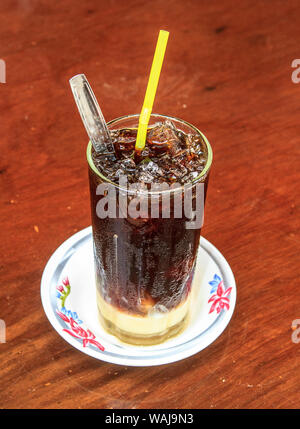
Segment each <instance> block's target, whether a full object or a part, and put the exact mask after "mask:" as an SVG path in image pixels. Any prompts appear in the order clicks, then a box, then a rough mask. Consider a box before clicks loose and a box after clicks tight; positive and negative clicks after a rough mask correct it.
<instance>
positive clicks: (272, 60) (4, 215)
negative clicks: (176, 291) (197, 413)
mask: <svg viewBox="0 0 300 429" xmlns="http://www.w3.org/2000/svg"><path fill="white" fill-rule="evenodd" d="M159 29H166V30H168V31H169V32H170V38H169V43H168V48H167V53H166V57H165V62H164V67H163V71H162V75H161V79H160V83H159V87H158V93H157V97H156V101H155V106H154V111H155V112H158V113H163V114H169V115H174V116H177V117H180V118H183V119H185V120H187V121H188V122H191V123H193V124H195V125H196V126H198V127H199V128H200V129H201V130H202V131H203V132H204V133H205V134H206V135H207V137H208V139H209V140H210V141H211V143H212V147H213V151H214V162H213V168H212V173H211V178H210V184H209V190H208V196H207V204H206V213H205V225H204V228H203V236H205V237H206V238H207V239H208V240H209V241H211V242H212V243H213V244H214V245H215V246H216V247H217V248H218V249H219V250H220V251H221V252H222V253H223V254H224V256H225V257H226V258H227V260H228V262H229V263H230V265H231V267H232V270H233V272H234V275H235V277H236V282H237V306H236V309H235V312H234V315H233V318H232V320H231V322H230V324H229V326H228V327H227V329H226V330H225V331H224V333H223V334H222V335H221V336H220V337H219V338H218V339H217V340H216V341H215V342H214V343H213V344H212V345H210V346H209V347H208V348H206V349H205V350H203V351H201V352H200V353H198V354H196V355H194V356H192V357H190V358H188V359H185V360H183V361H181V362H177V363H173V364H170V365H163V366H158V367H151V368H132V367H122V366H117V365H112V364H108V363H104V362H101V361H98V360H96V359H93V358H90V357H88V356H86V355H85V354H83V353H81V352H79V351H77V350H75V349H73V348H72V347H71V346H70V345H69V344H68V343H66V342H65V341H64V340H63V339H62V338H61V337H60V336H59V335H58V334H57V333H56V332H55V331H54V330H53V329H52V327H51V325H50V323H49V322H48V320H47V318H46V316H45V314H44V312H43V309H42V306H41V300H40V290H39V289H40V280H41V275H42V272H43V269H44V266H45V264H46V262H47V260H48V258H49V257H50V255H51V254H52V253H53V252H54V250H55V249H56V248H57V247H58V246H59V245H60V244H61V243H62V242H63V241H64V240H66V239H67V238H68V237H69V236H70V235H72V234H73V233H74V232H76V231H79V230H81V229H82V228H85V227H86V226H88V225H89V224H90V206H89V204H90V202H89V190H88V177H87V166H86V159H85V148H86V142H87V136H86V133H85V130H84V128H83V126H82V123H81V121H80V118H79V115H78V113H77V111H76V107H75V104H74V101H73V98H72V94H71V91H70V88H69V84H68V79H69V78H70V77H71V76H73V75H75V74H77V73H85V74H86V76H87V77H88V79H89V81H90V82H91V84H92V86H93V88H94V91H95V93H96V96H97V97H98V99H99V101H100V104H101V106H102V109H103V113H104V115H105V117H106V119H107V120H110V119H113V118H115V117H118V116H121V115H124V114H129V113H138V112H139V110H140V108H141V105H142V102H143V96H144V92H145V88H146V83H147V79H148V73H149V69H150V65H151V61H152V56H153V51H154V46H155V43H156V38H157V34H158V31H159ZM299 41H300V1H296V0H288V1H284V0H282V1H280V0H272V1H271V0H269V1H267V0H256V1H251V0H241V1H239V2H236V1H234V0H225V1H223V0H222V1H221V0H201V1H200V0H198V1H197V0H170V1H164V0H152V1H151V5H150V3H149V2H146V1H143V0H127V1H122V0H106V1H104V0H101V1H96V0H86V1H79V0H78V1H77V0H75V1H74V0H73V1H71V0H64V1H58V0H1V7H0V58H2V59H3V60H4V61H5V62H6V83H5V84H2V83H1V84H0V126H1V128H0V222H1V223H0V225H1V239H0V258H1V259H0V318H1V319H3V320H4V321H5V323H6V328H7V330H6V335H7V338H6V343H1V344H0V407H1V408H109V409H111V408H126V409H127V408H128V409H133V408H179V409H184V408H194V409H196V408H212V409H213V408H299V406H300V393H299V382H300V377H299V357H300V343H294V342H293V341H292V338H291V335H292V329H291V325H292V321H293V320H295V319H297V318H300V306H299V301H300V300H299V275H300V272H299V264H300V256H299V255H300V252H299V250H300V249H299V148H300V84H298V85H297V84H295V83H293V82H292V80H291V74H292V71H293V69H292V68H291V63H292V61H293V59H295V58H300V43H299Z"/></svg>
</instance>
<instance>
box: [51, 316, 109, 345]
mask: <svg viewBox="0 0 300 429" xmlns="http://www.w3.org/2000/svg"><path fill="white" fill-rule="evenodd" d="M56 312H57V314H58V315H59V317H60V318H61V319H62V320H63V321H64V322H66V323H69V324H70V327H71V330H70V329H63V331H65V332H67V333H68V334H69V335H72V337H75V338H80V339H82V345H83V347H86V346H87V345H88V344H94V345H95V346H96V347H98V349H99V350H102V351H104V347H103V346H102V344H100V343H99V342H98V341H96V339H95V338H96V337H95V335H94V334H93V333H92V332H91V331H90V330H89V329H87V330H85V329H83V328H82V327H81V326H79V325H78V323H77V322H75V320H74V319H72V317H70V319H69V318H68V317H67V316H66V315H65V314H63V313H61V312H60V311H58V310H56Z"/></svg>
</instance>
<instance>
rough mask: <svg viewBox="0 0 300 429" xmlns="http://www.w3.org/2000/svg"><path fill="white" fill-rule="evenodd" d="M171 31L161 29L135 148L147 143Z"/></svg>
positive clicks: (141, 148) (140, 148)
mask: <svg viewBox="0 0 300 429" xmlns="http://www.w3.org/2000/svg"><path fill="white" fill-rule="evenodd" d="M168 37H169V32H168V31H164V30H160V32H159V35H158V40H157V44H156V49H155V53H154V57H153V62H152V67H151V71H150V76H149V81H148V86H147V90H146V94H145V99H144V104H143V107H142V111H141V114H140V119H139V127H138V132H137V137H136V144H135V150H138V151H140V150H143V149H144V147H145V144H146V135H147V128H148V123H149V119H150V115H151V112H152V107H153V103H154V98H155V94H156V90H157V85H158V80H159V76H160V71H161V67H162V63H163V60H164V55H165V51H166V47H167V42H168Z"/></svg>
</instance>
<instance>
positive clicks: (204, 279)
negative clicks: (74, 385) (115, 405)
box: [41, 227, 236, 366]
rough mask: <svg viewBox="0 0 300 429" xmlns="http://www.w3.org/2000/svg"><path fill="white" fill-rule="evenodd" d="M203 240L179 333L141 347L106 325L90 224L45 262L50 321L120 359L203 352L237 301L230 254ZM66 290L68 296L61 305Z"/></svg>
mask: <svg viewBox="0 0 300 429" xmlns="http://www.w3.org/2000/svg"><path fill="white" fill-rule="evenodd" d="M200 241H201V245H200V248H199V251H198V257H197V263H196V269H195V276H194V280H193V287H192V293H193V294H194V296H193V298H192V308H191V315H190V319H189V322H188V325H187V327H186V328H185V330H184V331H183V332H182V333H181V334H180V335H178V336H176V337H174V338H172V339H170V340H168V341H166V342H164V343H163V344H159V345H156V346H143V347H142V346H131V345H128V344H125V343H123V342H121V341H119V340H118V339H117V338H115V337H114V336H112V335H110V334H108V333H107V332H106V331H105V330H104V329H103V328H102V326H101V325H100V323H99V321H98V315H97V304H96V286H95V279H94V265H93V243H92V229H91V227H88V228H85V229H83V230H82V231H80V232H78V233H76V234H74V235H73V236H72V237H70V238H69V239H68V240H66V241H65V242H64V243H63V244H62V245H61V246H60V247H59V248H58V249H57V250H56V251H55V252H54V253H53V255H52V256H51V258H50V259H49V261H48V263H47V265H46V267H45V270H44V273H43V276H42V281H41V298H42V304H43V307H44V310H45V313H46V315H47V317H48V319H49V321H50V323H51V325H52V326H53V328H54V329H55V330H56V331H57V332H58V333H59V335H60V336H61V337H63V338H64V339H65V340H66V341H67V342H68V343H69V344H71V346H73V347H75V348H76V349H78V350H80V351H81V352H83V353H86V354H87V355H89V356H92V357H94V358H96V359H100V360H102V361H105V362H111V363H115V364H119V365H126V366H152V365H161V364H167V363H170V362H176V361H178V360H181V359H184V358H187V357H188V356H192V355H193V354H195V353H198V352H199V351H200V350H203V349H204V348H205V347H207V346H209V345H210V344H211V343H212V342H213V341H214V340H215V339H216V338H218V336H219V335H220V334H221V333H222V332H223V331H224V329H225V328H226V326H227V324H228V323H229V321H230V319H231V317H232V314H233V310H234V306H235V301H236V285H235V280H234V276H233V273H232V271H231V269H230V266H229V265H228V263H227V261H226V259H225V258H224V257H223V256H222V254H221V253H220V252H219V251H218V250H217V249H216V248H215V247H214V246H213V245H212V244H211V243H210V242H209V241H207V240H206V239H205V238H203V237H201V240H200ZM66 278H67V279H68V280H66ZM63 296H64V297H66V296H67V297H66V299H65V302H64V306H63V308H62V304H63V301H62V299H61V298H62V297H63Z"/></svg>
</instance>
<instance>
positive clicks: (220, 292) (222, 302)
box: [208, 280, 232, 314]
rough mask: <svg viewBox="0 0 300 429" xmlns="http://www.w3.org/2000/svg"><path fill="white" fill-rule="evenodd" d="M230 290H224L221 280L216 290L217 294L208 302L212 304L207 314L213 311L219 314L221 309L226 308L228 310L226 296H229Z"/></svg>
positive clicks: (230, 288)
mask: <svg viewBox="0 0 300 429" xmlns="http://www.w3.org/2000/svg"><path fill="white" fill-rule="evenodd" d="M231 290H232V287H229V288H227V289H226V290H225V288H224V284H223V280H221V281H220V283H219V284H218V288H217V293H215V294H214V295H212V296H211V297H210V299H209V300H208V302H212V306H211V307H210V310H209V314H210V313H212V312H213V311H215V310H217V313H220V311H221V310H222V309H223V308H226V309H227V310H229V298H228V295H229V294H230V292H231Z"/></svg>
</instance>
